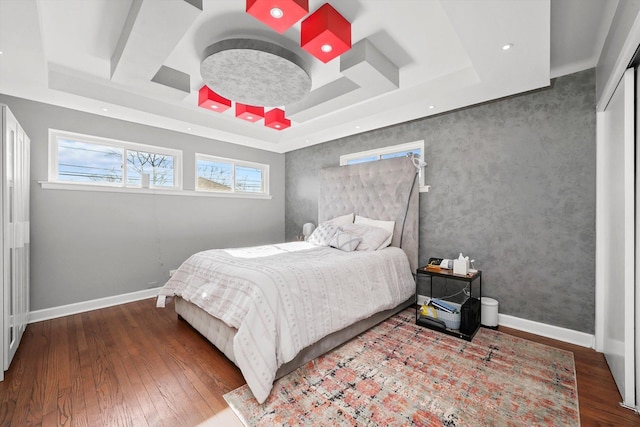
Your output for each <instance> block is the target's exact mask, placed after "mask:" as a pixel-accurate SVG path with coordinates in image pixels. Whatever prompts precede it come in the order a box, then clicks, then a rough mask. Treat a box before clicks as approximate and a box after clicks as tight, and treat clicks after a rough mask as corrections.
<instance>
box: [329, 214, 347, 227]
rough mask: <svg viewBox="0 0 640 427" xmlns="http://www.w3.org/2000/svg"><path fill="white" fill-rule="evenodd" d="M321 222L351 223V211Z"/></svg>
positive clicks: (334, 223) (339, 224) (340, 224)
mask: <svg viewBox="0 0 640 427" xmlns="http://www.w3.org/2000/svg"><path fill="white" fill-rule="evenodd" d="M323 224H333V225H337V226H343V225H348V224H353V213H350V214H346V215H342V216H337V217H335V218H332V219H330V220H328V221H324V222H323Z"/></svg>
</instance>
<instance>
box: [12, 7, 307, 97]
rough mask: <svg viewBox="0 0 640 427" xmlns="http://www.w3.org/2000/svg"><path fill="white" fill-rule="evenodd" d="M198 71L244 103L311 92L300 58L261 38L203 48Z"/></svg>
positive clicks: (208, 82)
mask: <svg viewBox="0 0 640 427" xmlns="http://www.w3.org/2000/svg"><path fill="white" fill-rule="evenodd" d="M0 1H1V0H0ZM200 74H201V75H202V80H203V81H204V83H205V84H206V85H207V86H209V87H210V88H213V89H215V91H216V92H217V93H218V94H219V95H220V96H223V97H225V98H227V99H232V100H233V101H234V102H240V103H243V104H247V105H264V106H268V107H275V106H279V105H288V104H291V103H293V102H297V101H300V100H302V99H303V98H304V97H305V96H306V95H307V94H308V93H309V92H310V91H311V77H309V73H307V71H306V70H305V68H304V63H303V61H302V59H301V58H300V57H299V56H298V55H296V54H294V53H293V52H291V51H289V50H287V49H285V48H283V47H282V46H279V45H277V44H275V43H270V42H267V41H264V40H254V39H227V40H222V41H219V42H217V43H214V44H212V45H211V46H209V47H208V48H207V49H206V51H205V58H204V60H203V61H202V63H201V64H200Z"/></svg>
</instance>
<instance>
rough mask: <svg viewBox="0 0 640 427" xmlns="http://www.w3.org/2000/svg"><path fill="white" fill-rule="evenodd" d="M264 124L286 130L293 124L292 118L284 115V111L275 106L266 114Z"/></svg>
mask: <svg viewBox="0 0 640 427" xmlns="http://www.w3.org/2000/svg"><path fill="white" fill-rule="evenodd" d="M264 125H265V126H267V127H270V128H271V129H275V130H284V129H286V128H288V127H289V126H291V120H289V119H287V118H286V117H285V116H284V111H282V110H281V109H279V108H274V109H273V110H269V111H267V113H266V114H265V115H264Z"/></svg>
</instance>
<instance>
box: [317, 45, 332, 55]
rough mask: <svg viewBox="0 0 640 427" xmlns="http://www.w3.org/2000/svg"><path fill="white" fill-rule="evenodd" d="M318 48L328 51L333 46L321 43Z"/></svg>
mask: <svg viewBox="0 0 640 427" xmlns="http://www.w3.org/2000/svg"><path fill="white" fill-rule="evenodd" d="M320 50H321V51H323V52H324V53H329V52H331V51H332V50H333V46H331V45H330V44H323V45H322V46H320Z"/></svg>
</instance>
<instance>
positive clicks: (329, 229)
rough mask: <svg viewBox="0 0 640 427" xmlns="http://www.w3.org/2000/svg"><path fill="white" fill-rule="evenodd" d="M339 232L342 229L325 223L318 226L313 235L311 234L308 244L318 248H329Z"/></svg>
mask: <svg viewBox="0 0 640 427" xmlns="http://www.w3.org/2000/svg"><path fill="white" fill-rule="evenodd" d="M339 230H340V227H338V226H337V225H333V224H327V223H326V222H323V223H322V224H320V225H319V226H318V228H316V229H315V230H313V233H311V236H309V238H308V239H307V242H308V243H311V244H313V245H316V246H329V242H330V241H331V239H332V238H333V236H335V234H336V233H337V232H338V231H339Z"/></svg>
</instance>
